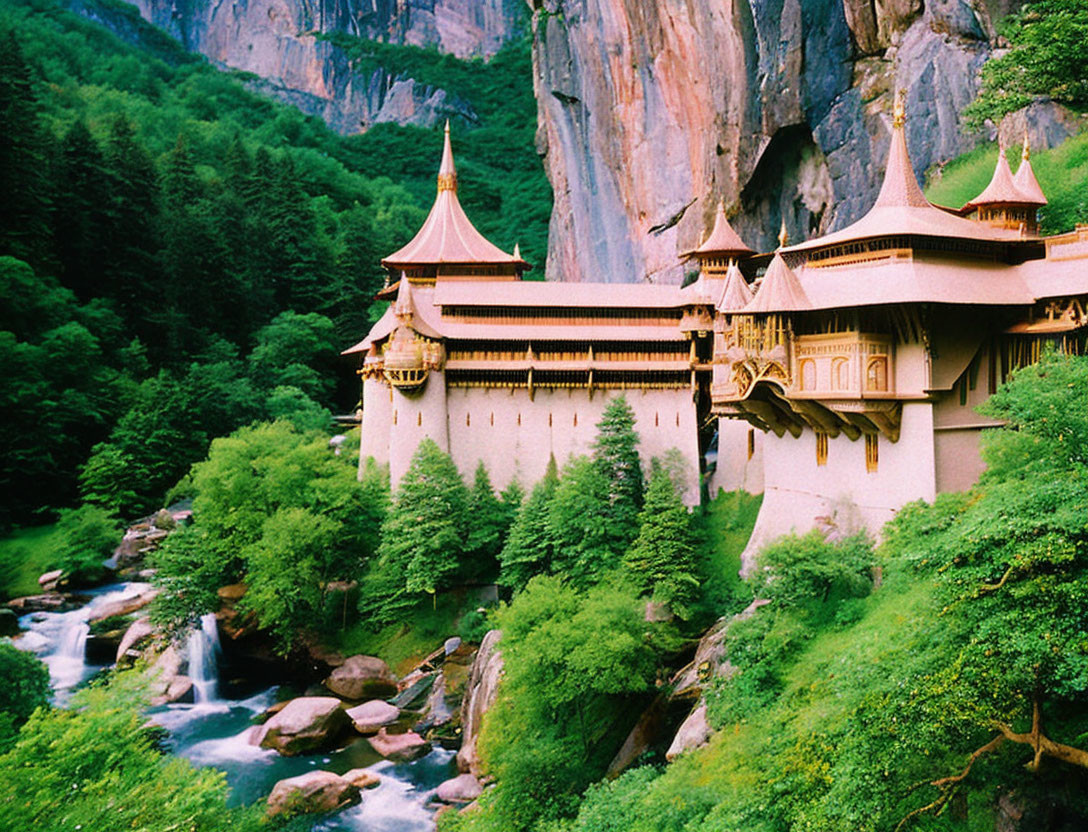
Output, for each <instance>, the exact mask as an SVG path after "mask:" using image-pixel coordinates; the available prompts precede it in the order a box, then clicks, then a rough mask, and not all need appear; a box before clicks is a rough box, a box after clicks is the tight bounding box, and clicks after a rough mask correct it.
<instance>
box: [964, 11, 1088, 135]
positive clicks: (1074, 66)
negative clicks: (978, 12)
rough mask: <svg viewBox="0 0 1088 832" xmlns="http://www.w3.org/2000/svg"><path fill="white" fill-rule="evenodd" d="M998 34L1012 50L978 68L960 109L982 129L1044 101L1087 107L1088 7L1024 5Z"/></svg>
mask: <svg viewBox="0 0 1088 832" xmlns="http://www.w3.org/2000/svg"><path fill="white" fill-rule="evenodd" d="M998 28H999V31H1000V32H1001V34H1002V35H1003V36H1004V37H1005V38H1006V39H1008V41H1009V44H1010V46H1011V47H1012V48H1011V49H1010V50H1009V51H1008V52H1006V53H1005V54H1003V55H1001V56H999V57H996V58H991V59H990V60H989V61H987V62H986V63H985V64H984V65H983V67H982V83H981V86H980V89H979V93H978V97H977V98H976V100H975V101H973V102H972V103H971V104H970V105H968V107H967V108H966V109H965V110H964V115H965V116H966V119H967V123H968V125H970V126H972V127H975V128H981V127H982V125H983V123H984V122H985V121H987V120H992V121H995V122H996V121H999V120H1000V119H1001V117H1002V116H1004V115H1005V114H1006V113H1011V112H1013V111H1015V110H1019V109H1020V108H1021V107H1026V106H1027V105H1028V104H1030V103H1031V102H1032V101H1033V100H1034V99H1035V98H1036V97H1038V96H1048V97H1050V98H1052V99H1054V100H1055V101H1058V102H1060V103H1062V104H1067V105H1070V106H1073V107H1076V108H1084V107H1086V106H1088V6H1086V5H1085V3H1084V2H1083V0H1038V2H1032V3H1025V4H1024V6H1023V7H1022V8H1021V9H1020V10H1019V11H1018V12H1016V13H1014V14H1012V15H1010V16H1009V17H1007V18H1005V19H1004V20H1003V21H1002V22H1001V24H1000V25H999V27H998Z"/></svg>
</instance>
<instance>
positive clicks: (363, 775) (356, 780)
mask: <svg viewBox="0 0 1088 832" xmlns="http://www.w3.org/2000/svg"><path fill="white" fill-rule="evenodd" d="M343 778H344V779H345V780H347V781H348V782H349V783H351V784H352V785H354V786H358V787H359V788H360V789H373V788H376V787H377V786H380V785H381V782H382V778H381V777H380V776H379V775H377V774H375V773H374V772H372V771H371V770H370V769H366V768H353V769H352V770H351V771H345V772H344V774H343Z"/></svg>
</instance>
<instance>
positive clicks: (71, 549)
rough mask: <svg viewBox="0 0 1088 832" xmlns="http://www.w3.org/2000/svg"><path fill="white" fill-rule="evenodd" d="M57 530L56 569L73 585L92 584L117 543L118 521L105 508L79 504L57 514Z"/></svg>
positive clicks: (99, 578) (104, 571)
mask: <svg viewBox="0 0 1088 832" xmlns="http://www.w3.org/2000/svg"><path fill="white" fill-rule="evenodd" d="M57 529H58V531H59V533H60V535H61V544H60V550H59V552H58V553H57V563H56V565H57V568H59V569H62V570H64V573H65V574H66V575H67V576H68V577H69V578H70V580H71V581H72V582H73V583H75V584H92V583H95V582H97V581H99V580H101V579H102V577H103V576H105V574H106V568H105V567H104V566H103V561H105V560H106V559H107V558H109V556H110V555H111V554H113V550H114V549H116V548H117V544H118V543H120V542H121V527H120V524H119V523H118V522H117V521H116V520H115V519H114V518H113V517H112V516H111V515H110V513H109V512H108V511H106V510H105V509H102V508H98V507H97V506H90V505H86V506H81V507H80V508H77V509H71V510H69V511H65V512H63V513H62V514H61V518H60V522H58V523H57Z"/></svg>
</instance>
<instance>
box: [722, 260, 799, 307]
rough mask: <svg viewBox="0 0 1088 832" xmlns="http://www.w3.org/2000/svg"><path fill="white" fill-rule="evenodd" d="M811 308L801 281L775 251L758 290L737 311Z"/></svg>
mask: <svg viewBox="0 0 1088 832" xmlns="http://www.w3.org/2000/svg"><path fill="white" fill-rule="evenodd" d="M811 308H812V304H811V303H810V302H809V299H808V296H807V295H806V294H805V290H804V289H803V288H802V287H801V281H799V280H798V279H797V275H796V274H794V273H793V270H792V269H791V268H790V267H789V266H787V265H786V261H785V260H783V259H782V254H781V253H780V252H775V255H774V259H773V260H771V265H769V266H768V267H767V273H766V274H765V275H763V282H762V283H760V285H759V291H758V292H756V294H755V297H754V298H752V300H751V301H750V302H749V303H748V305H747V306H745V307H744V308H743V309H742V310H738V311H741V312H743V313H744V314H745V315H752V314H760V313H766V312H798V311H802V310H805V309H811Z"/></svg>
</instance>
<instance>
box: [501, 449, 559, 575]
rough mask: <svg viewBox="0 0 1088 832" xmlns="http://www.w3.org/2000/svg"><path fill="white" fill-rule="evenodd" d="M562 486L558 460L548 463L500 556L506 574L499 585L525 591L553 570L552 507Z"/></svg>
mask: <svg viewBox="0 0 1088 832" xmlns="http://www.w3.org/2000/svg"><path fill="white" fill-rule="evenodd" d="M558 485H559V471H558V468H557V466H556V464H555V457H554V456H553V457H552V458H551V459H549V460H548V467H547V468H546V469H545V471H544V477H543V478H542V479H541V480H540V482H538V483H537V484H536V485H535V486H533V490H532V492H531V493H530V494H529V498H528V499H527V500H525V501H524V502H522V503H521V506H520V508H518V511H517V515H516V516H515V517H514V522H513V524H512V525H511V526H510V533H509V534H508V535H507V537H506V543H505V545H504V546H503V548H502V552H500V553H499V561H500V563H501V565H502V571H501V574H500V577H499V583H501V584H502V585H503V586H509V587H513V588H514V589H521V588H522V587H524V586H525V584H527V583H528V582H529V579H530V578H531V577H533V576H534V575H540V574H544V573H547V572H548V570H549V569H551V564H552V555H553V546H552V536H551V527H550V526H549V525H548V507H549V506H550V505H551V501H552V498H553V497H554V496H555V490H556V487H557V486H558Z"/></svg>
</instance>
